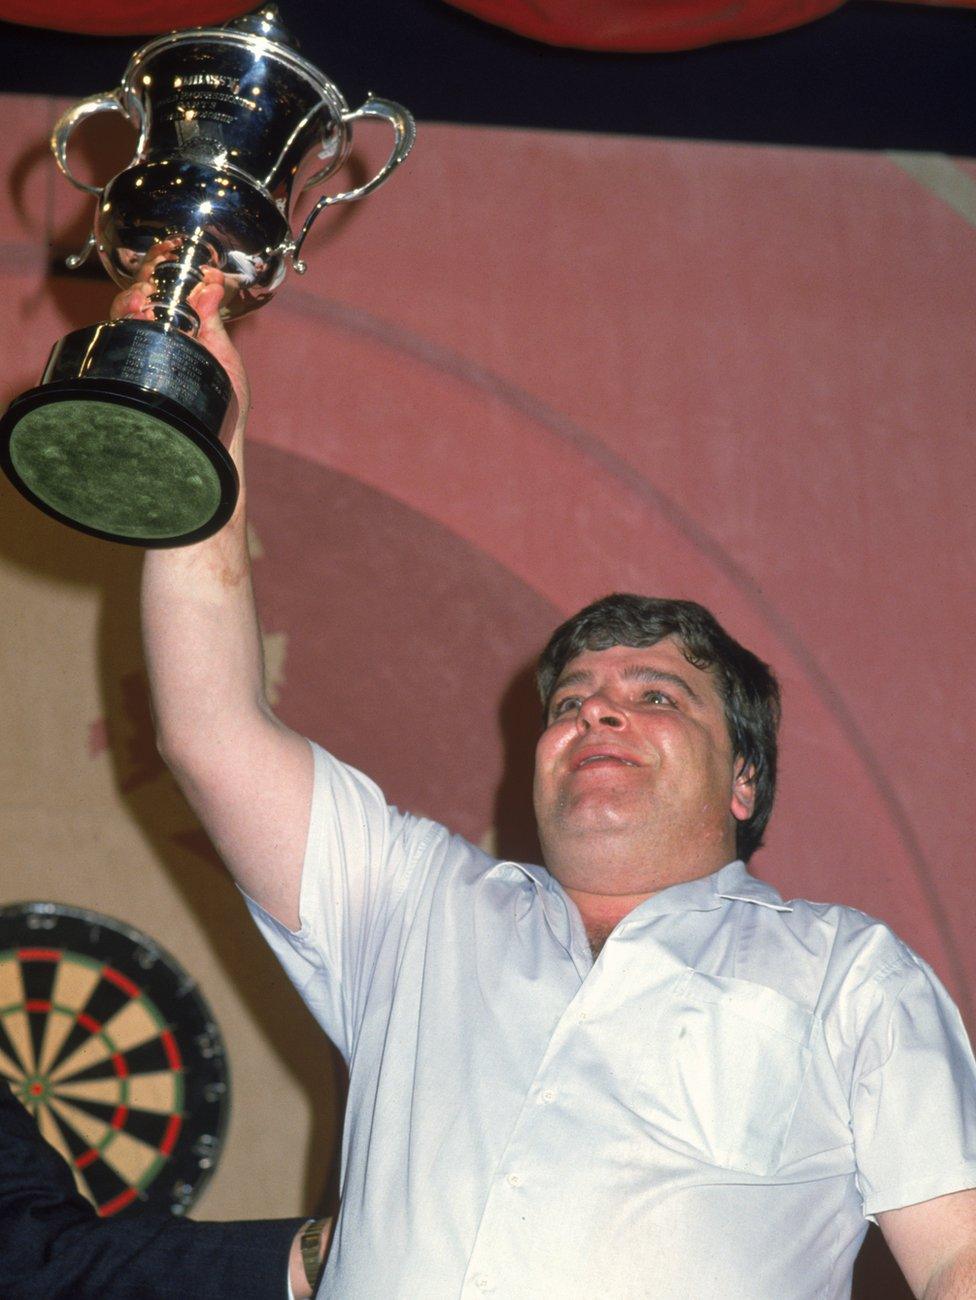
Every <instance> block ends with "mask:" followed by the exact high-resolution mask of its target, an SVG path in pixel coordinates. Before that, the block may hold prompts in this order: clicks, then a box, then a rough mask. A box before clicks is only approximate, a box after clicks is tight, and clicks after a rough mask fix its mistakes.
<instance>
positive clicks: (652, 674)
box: [552, 664, 701, 704]
mask: <svg viewBox="0 0 976 1300" xmlns="http://www.w3.org/2000/svg"><path fill="white" fill-rule="evenodd" d="M622 676H623V677H624V679H625V680H626V681H631V682H649V683H651V684H652V685H658V684H663V685H667V686H676V687H677V688H678V690H680V691H683V692H684V693H685V694H686V695H687V696H688V698H689V699H691V700H694V702H695V703H696V704H700V703H701V698H700V696H699V695H698V693H697V691H695V690H693V688H692V687H691V685H690V683H689V682H686V681H685V679H684V678H683V677H680V676H679V675H678V674H677V673H669V672H665V670H664V669H663V668H652V667H651V666H650V665H649V664H628V665H627V666H626V667H625V668H624V670H623V673H622ZM592 683H593V673H592V672H591V671H590V670H589V669H588V668H577V669H575V670H574V671H573V672H571V673H566V674H565V675H564V676H563V677H560V679H559V681H558V682H557V683H556V685H555V686H554V687H553V690H552V693H553V695H556V694H557V693H558V692H559V691H562V690H565V689H566V687H568V686H590V685H592Z"/></svg>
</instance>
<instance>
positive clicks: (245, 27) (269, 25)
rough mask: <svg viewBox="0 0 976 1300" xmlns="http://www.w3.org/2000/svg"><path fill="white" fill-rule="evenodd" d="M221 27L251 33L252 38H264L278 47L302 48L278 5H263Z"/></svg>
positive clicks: (222, 24)
mask: <svg viewBox="0 0 976 1300" xmlns="http://www.w3.org/2000/svg"><path fill="white" fill-rule="evenodd" d="M221 27H223V28H226V29H229V30H231V31H237V32H249V33H250V34H251V35H252V36H263V37H265V39H266V40H269V41H274V42H275V44H277V45H287V46H289V48H291V49H293V50H298V49H299V48H300V46H299V44H298V41H296V40H295V38H294V36H292V34H291V32H289V30H288V28H287V27H286V26H285V24H284V23H283V22H282V21H281V13H280V12H279V10H278V6H277V5H276V4H263V5H261V6H260V7H259V8H257V9H252V10H251V11H250V12H249V13H246V14H241V16H240V17H239V18H231V19H230V20H229V21H228V22H226V23H221Z"/></svg>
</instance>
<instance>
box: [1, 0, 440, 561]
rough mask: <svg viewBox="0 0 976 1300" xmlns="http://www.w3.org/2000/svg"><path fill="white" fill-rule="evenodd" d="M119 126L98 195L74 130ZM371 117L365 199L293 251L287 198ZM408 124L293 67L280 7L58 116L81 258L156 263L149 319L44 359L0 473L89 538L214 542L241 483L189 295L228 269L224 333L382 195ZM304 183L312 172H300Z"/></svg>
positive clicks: (21, 400)
mask: <svg viewBox="0 0 976 1300" xmlns="http://www.w3.org/2000/svg"><path fill="white" fill-rule="evenodd" d="M101 112H116V113H121V114H123V115H124V116H125V117H126V118H127V119H128V120H129V121H130V122H131V123H132V125H133V126H134V127H135V129H136V130H137V131H138V133H139V139H138V144H137V146H136V153H135V157H134V159H133V161H132V163H131V164H130V165H129V166H128V167H127V168H126V169H125V170H124V171H122V172H120V173H119V174H118V175H117V176H116V177H114V178H113V179H112V180H111V181H109V183H108V184H107V185H106V186H105V187H104V188H101V189H99V188H96V187H95V186H93V185H86V184H85V183H84V182H82V181H80V180H78V179H76V177H75V176H73V175H72V173H71V170H70V167H69V165H68V157H67V152H68V140H69V137H70V135H71V133H72V131H73V130H74V128H75V127H76V126H77V125H78V124H79V123H80V122H83V121H84V120H85V119H86V118H89V117H91V116H92V114H95V113H101ZM363 118H381V119H383V120H384V121H386V122H388V123H389V124H390V126H391V127H392V128H393V135H394V141H393V148H392V151H391V153H390V155H389V157H388V159H387V161H386V163H385V164H384V166H383V167H382V168H381V169H380V171H379V172H378V173H377V174H376V175H375V176H374V177H373V178H372V179H371V180H369V181H367V182H366V183H365V184H364V185H360V186H358V187H357V188H355V189H351V190H347V191H345V192H344V193H340V194H332V195H328V196H323V197H322V198H320V199H319V200H318V202H317V203H316V204H315V205H314V207H313V208H312V210H311V212H310V213H309V215H308V218H307V219H306V221H305V223H304V225H303V227H302V229H301V231H300V232H299V234H298V235H297V237H296V236H295V235H294V234H293V233H292V229H291V225H290V221H289V216H290V211H291V201H292V187H293V185H294V184H295V182H296V178H297V177H298V176H299V174H300V172H301V171H302V168H303V164H305V163H306V161H307V160H308V159H310V158H312V157H313V156H314V164H313V165H314V168H315V174H314V175H313V176H312V177H311V178H310V179H309V180H307V181H306V182H305V183H304V185H303V186H302V188H303V189H308V188H309V187H310V186H313V185H315V186H317V185H320V184H321V183H322V182H323V181H324V180H325V179H326V178H327V177H329V176H331V175H332V174H333V173H334V172H335V171H337V170H338V168H339V167H340V166H341V165H342V163H343V162H344V161H345V160H346V158H347V157H348V156H349V152H350V149H351V147H352V125H353V123H354V122H356V121H358V120H361V119H363ZM414 136H415V127H414V121H413V118H412V117H411V116H410V114H409V113H408V112H407V111H406V109H404V108H401V107H400V105H399V104H394V103H392V102H391V101H389V100H385V99H378V98H376V97H374V96H372V95H370V96H369V97H368V98H367V99H366V102H365V103H364V104H363V105H362V106H361V107H360V108H357V109H355V110H354V111H352V110H350V109H349V107H348V105H347V104H346V101H345V99H344V98H343V96H342V94H341V93H340V91H339V89H338V88H337V87H336V86H335V85H334V84H333V83H332V82H331V81H329V80H328V78H326V77H325V76H323V74H322V73H321V72H319V71H318V69H317V68H315V67H314V66H313V65H312V64H311V63H309V62H308V61H307V60H305V59H304V58H302V57H301V56H300V55H299V54H298V52H297V50H296V48H295V46H294V43H293V42H292V41H291V39H290V38H289V36H288V35H287V33H286V32H285V31H284V29H283V28H282V26H281V24H280V21H279V18H278V14H277V12H276V11H275V9H274V8H271V7H267V6H265V7H264V8H262V9H261V10H258V11H257V12H256V13H253V14H249V15H246V16H245V17H243V18H239V19H236V20H234V21H232V22H229V23H227V24H226V25H224V26H222V27H219V28H213V29H211V28H194V29H192V30H188V31H181V32H174V33H172V34H171V35H169V36H162V37H160V38H158V39H156V40H153V41H151V42H150V43H149V44H148V45H145V46H143V47H142V49H140V50H138V51H137V52H136V53H135V54H134V55H133V56H132V59H131V60H130V62H129V66H128V67H127V69H126V71H125V74H124V76H123V78H122V84H121V85H120V86H119V87H118V88H117V89H116V90H113V91H110V92H109V93H108V94H103V95H93V96H92V97H91V98H90V99H86V100H83V101H82V102H81V103H80V104H77V105H75V107H74V108H72V109H70V110H69V111H68V112H67V113H65V115H64V116H63V117H62V118H61V119H60V120H59V122H58V123H57V124H56V126H55V128H54V132H53V134H52V137H51V147H52V149H53V150H54V155H55V158H56V159H57V162H58V166H59V167H60V168H61V170H62V171H63V172H64V174H65V176H66V177H67V178H68V180H69V181H71V183H72V184H73V185H76V186H77V187H78V188H79V189H82V190H86V191H88V192H89V193H91V194H94V195H95V196H96V198H97V207H96V212H95V221H94V227H93V233H92V235H91V237H90V239H89V241H88V246H87V248H86V249H85V250H84V252H83V253H81V254H80V255H79V256H77V257H75V258H71V259H69V265H75V266H77V265H79V264H80V263H81V261H83V260H84V258H85V257H86V256H87V255H88V253H89V252H91V250H92V249H93V248H94V249H97V251H98V255H99V257H100V258H101V260H102V263H103V265H104V266H105V268H106V270H107V271H108V273H109V275H110V276H111V277H112V279H113V280H115V282H116V283H117V284H119V285H122V286H123V287H127V286H128V285H131V284H132V283H133V281H134V279H135V278H136V275H137V273H138V271H139V268H140V266H141V265H142V263H143V260H144V258H145V257H146V255H147V253H149V252H150V250H155V252H154V257H155V256H157V255H158V253H159V251H160V246H162V248H163V249H165V250H166V252H165V253H164V255H163V257H162V258H161V260H159V261H158V262H157V263H156V265H155V267H154V270H153V272H152V278H151V281H150V285H151V290H152V292H151V296H150V304H151V307H152V311H153V314H154V316H155V319H154V320H151V321H150V320H119V321H113V322H108V321H106V322H102V323H101V324H98V325H91V326H87V327H86V328H84V329H79V330H74V331H73V332H72V333H70V334H68V335H66V336H65V337H64V338H63V339H61V340H60V342H59V343H57V344H56V345H55V347H54V350H53V351H52V353H51V356H50V358H49V360H48V363H47V367H46V368H45V371H44V374H43V376H42V379H41V383H40V385H39V386H38V387H37V388H32V389H30V390H29V391H28V392H26V393H22V394H21V395H20V396H19V397H17V398H16V399H15V400H14V401H13V402H12V404H11V405H10V407H9V409H8V410H7V412H6V414H5V415H4V417H3V419H2V421H0V463H2V465H3V468H4V469H5V471H6V473H7V474H8V476H9V477H10V479H11V480H12V482H13V483H14V485H15V486H16V487H17V488H18V489H19V490H20V491H21V492H22V493H23V494H24V496H26V497H27V498H28V499H29V500H30V501H32V502H33V503H34V504H35V505H36V506H39V507H40V509H41V510H44V511H45V512H46V513H47V514H49V515H53V516H54V518H55V519H59V520H61V521H62V522H63V523H66V524H70V525H71V526H72V527H74V528H77V529H80V530H81V531H82V532H86V533H92V534H94V535H95V536H96V537H105V538H109V539H111V540H113V541H119V542H129V543H131V544H133V545H137V546H181V545H185V544H187V543H189V542H194V541H198V540H200V539H202V538H204V537H208V536H210V534H211V533H214V532H216V531H217V530H218V529H219V528H220V527H222V525H223V524H225V523H226V522H227V520H228V519H229V518H230V516H231V514H232V513H233V510H234V506H235V504H236V501H237V494H238V480H237V471H236V469H235V467H234V464H233V461H232V460H231V458H230V456H229V455H228V453H227V451H226V449H225V447H224V445H223V442H222V440H221V439H222V437H226V436H228V432H229V431H228V430H227V429H226V427H225V426H226V425H227V424H228V423H229V421H228V420H227V419H226V417H227V413H228V409H229V406H230V401H231V385H230V381H229V379H228V377H227V374H226V372H225V371H224V369H223V367H222V366H221V365H220V364H219V362H217V361H216V360H215V359H214V357H212V356H211V354H210V353H209V352H208V351H207V350H206V349H205V348H204V347H203V345H202V344H200V343H199V342H197V340H196V338H195V337H194V335H195V334H196V332H197V329H198V327H199V319H198V318H197V316H196V313H195V312H194V310H193V308H192V307H191V306H190V305H189V303H188V302H187V298H188V296H189V294H190V293H191V291H192V290H193V288H194V287H195V286H196V285H197V284H198V283H200V281H201V279H202V269H203V268H205V267H208V266H211V267H216V268H218V269H219V270H221V271H223V272H224V274H225V276H226V278H227V283H228V286H229V298H228V299H226V300H225V305H224V307H223V308H222V311H223V314H224V316H225V317H226V318H227V319H231V318H234V317H237V316H241V315H244V314H245V313H246V312H249V311H253V310H254V308H256V307H260V306H261V305H262V304H263V303H265V302H267V301H268V299H269V298H270V297H271V295H272V294H273V293H274V291H275V289H276V288H277V287H278V285H279V284H280V282H281V280H282V279H283V278H284V274H285V266H286V261H287V259H288V258H291V260H292V264H293V266H294V268H295V270H296V272H298V273H301V272H303V271H304V270H305V266H304V263H303V262H302V261H301V260H300V253H301V249H302V245H303V244H304V242H305V237H306V236H307V234H308V232H309V229H310V228H311V225H312V223H313V222H314V220H315V219H316V217H317V216H318V214H319V213H320V212H321V211H322V209H323V208H325V207H328V206H330V205H332V204H335V203H346V202H349V201H350V200H353V199H359V198H362V197H363V195H365V194H369V193H370V192H371V191H372V190H374V189H376V187H377V186H378V185H381V184H382V183H383V182H384V181H385V180H386V179H387V178H388V177H389V176H390V174H391V173H392V171H393V170H394V168H395V167H396V166H397V165H398V164H399V163H401V162H403V160H404V158H406V156H407V154H408V153H409V152H410V148H411V146H412V145H413V141H414ZM306 171H307V168H306Z"/></svg>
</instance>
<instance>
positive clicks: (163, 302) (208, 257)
mask: <svg viewBox="0 0 976 1300" xmlns="http://www.w3.org/2000/svg"><path fill="white" fill-rule="evenodd" d="M219 264H220V254H219V253H218V251H217V249H216V248H214V246H213V244H211V243H209V242H208V241H207V240H205V239H200V238H199V237H198V236H197V235H191V236H189V237H188V238H186V239H185V240H184V241H182V246H181V247H180V249H179V251H178V252H177V253H176V255H175V256H174V257H167V258H163V259H162V260H160V261H159V262H157V263H156V265H155V266H154V267H153V272H152V276H151V279H150V283H151V284H152V287H153V292H152V293H151V294H150V295H149V302H150V304H151V305H152V312H153V316H154V318H155V319H156V320H158V321H159V322H161V323H162V324H164V325H171V326H173V327H174V328H175V329H178V330H179V331H180V332H181V333H182V334H189V335H190V336H191V338H195V337H196V335H197V333H198V331H199V329H200V317H199V316H198V315H197V313H196V312H195V311H194V310H193V308H192V307H191V306H190V304H189V303H188V302H187V299H188V298H189V296H190V294H191V293H192V292H193V290H194V289H195V288H196V286H197V285H198V284H202V283H203V268H204V267H205V266H218V265H219Z"/></svg>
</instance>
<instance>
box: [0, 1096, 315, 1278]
mask: <svg viewBox="0 0 976 1300" xmlns="http://www.w3.org/2000/svg"><path fill="white" fill-rule="evenodd" d="M309 1226H313V1225H309ZM302 1231H303V1223H302V1221H301V1220H300V1219H267V1220H252V1221H245V1222H241V1223H197V1222H194V1221H193V1220H191V1219H178V1218H175V1217H174V1216H173V1215H171V1214H148V1213H147V1214H141V1215H139V1214H137V1215H129V1216H124V1217H121V1218H113V1219H100V1218H99V1217H98V1216H97V1214H96V1213H95V1210H94V1208H93V1207H92V1205H91V1204H90V1203H89V1202H88V1201H86V1200H85V1198H84V1197H83V1196H81V1195H80V1194H79V1193H78V1191H77V1190H76V1188H75V1181H74V1178H73V1177H72V1175H71V1171H70V1169H69V1168H68V1166H67V1165H66V1164H65V1162H64V1161H63V1160H62V1159H61V1157H60V1156H59V1155H58V1153H57V1152H56V1151H55V1149H54V1148H53V1147H52V1146H49V1145H48V1143H47V1142H45V1141H44V1139H43V1138H42V1137H41V1134H40V1132H39V1130H38V1128H37V1125H36V1124H35V1123H34V1121H33V1119H31V1117H30V1115H28V1113H27V1111H26V1110H25V1109H24V1107H23V1106H22V1105H21V1104H20V1102H19V1101H18V1100H17V1099H16V1097H15V1096H14V1095H13V1093H12V1092H11V1090H10V1088H9V1087H8V1085H7V1083H6V1081H5V1080H4V1079H2V1078H0V1296H3V1300H219V1298H220V1297H225V1298H226V1300H247V1298H248V1297H253V1298H254V1300H274V1297H276V1296H280V1297H281V1300H285V1297H286V1296H291V1297H293V1298H294V1300H303V1297H308V1296H310V1295H311V1294H312V1285H311V1283H310V1282H309V1280H308V1278H307V1276H306V1271H305V1265H304V1261H303V1257H302V1241H301V1238H302ZM320 1239H321V1243H322V1244H321V1245H316V1247H315V1254H316V1255H317V1257H318V1258H321V1253H322V1252H323V1251H324V1249H325V1242H327V1241H328V1234H327V1231H323V1232H322V1233H321V1234H320ZM313 1269H314V1263H313V1262H312V1261H310V1263H309V1270H310V1271H312V1270H313Z"/></svg>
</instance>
